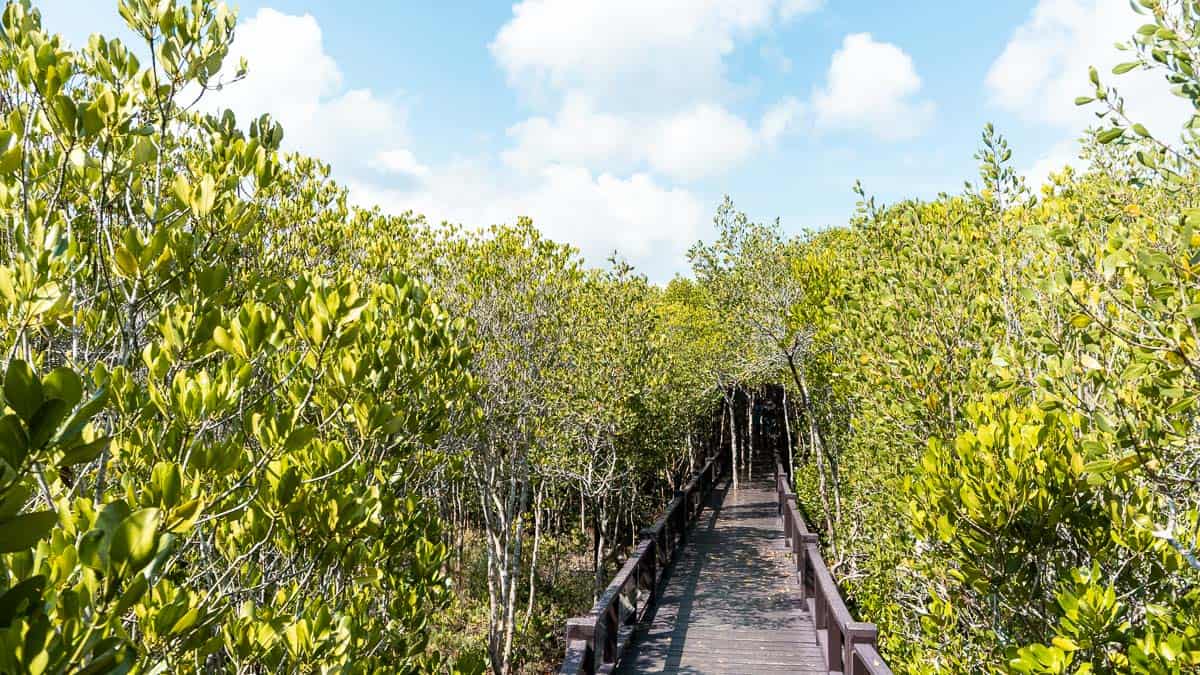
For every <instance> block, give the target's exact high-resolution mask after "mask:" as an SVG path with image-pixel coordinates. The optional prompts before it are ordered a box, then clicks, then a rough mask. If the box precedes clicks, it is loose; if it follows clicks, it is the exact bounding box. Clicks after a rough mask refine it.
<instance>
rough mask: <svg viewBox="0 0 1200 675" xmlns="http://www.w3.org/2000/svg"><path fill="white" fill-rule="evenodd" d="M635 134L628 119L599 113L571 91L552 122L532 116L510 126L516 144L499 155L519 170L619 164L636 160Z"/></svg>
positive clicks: (585, 99)
mask: <svg viewBox="0 0 1200 675" xmlns="http://www.w3.org/2000/svg"><path fill="white" fill-rule="evenodd" d="M637 132H638V130H637V129H635V127H634V124H633V123H632V122H631V121H630V120H629V119H626V118H625V117H622V116H619V115H613V114H608V113H602V112H599V111H597V110H596V109H595V105H594V103H593V102H592V100H591V99H590V98H589V97H588V96H587V95H585V94H582V93H580V92H572V93H569V94H567V96H566V98H565V100H564V101H563V105H562V107H561V108H560V109H559V111H558V114H557V115H556V116H555V117H554V118H553V119H550V118H547V117H541V116H538V117H531V118H529V119H527V120H525V121H523V122H520V123H518V124H516V125H514V126H512V127H510V128H509V129H508V135H509V137H510V138H512V139H513V140H514V141H515V143H516V145H515V146H514V147H513V148H511V149H509V150H506V151H504V152H503V153H502V155H501V156H502V158H503V159H504V162H505V163H506V164H508V165H509V166H512V167H513V168H516V169H520V170H522V171H530V170H534V169H537V168H539V167H542V166H545V165H547V164H552V163H560V162H565V163H572V164H574V163H582V164H587V165H593V166H594V165H597V164H601V165H610V164H618V165H620V164H625V163H629V162H633V161H635V160H636V157H635V146H636V143H634V140H633V137H634V136H635V134H636V133H637Z"/></svg>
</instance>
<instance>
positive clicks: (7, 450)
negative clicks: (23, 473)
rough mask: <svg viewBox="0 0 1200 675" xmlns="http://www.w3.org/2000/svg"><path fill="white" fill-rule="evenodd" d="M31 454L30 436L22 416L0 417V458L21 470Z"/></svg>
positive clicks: (15, 468)
mask: <svg viewBox="0 0 1200 675" xmlns="http://www.w3.org/2000/svg"><path fill="white" fill-rule="evenodd" d="M27 456H29V437H28V436H27V435H26V434H25V426H24V425H23V424H21V418H19V417H17V416H16V415H13V414H8V415H5V416H4V417H0V459H3V460H4V461H5V462H8V465H9V466H11V467H12V468H13V469H14V470H19V469H20V468H21V464H23V463H24V462H25V458H26V457H27Z"/></svg>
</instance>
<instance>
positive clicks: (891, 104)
mask: <svg viewBox="0 0 1200 675" xmlns="http://www.w3.org/2000/svg"><path fill="white" fill-rule="evenodd" d="M920 89H921V78H920V76H918V75H917V70H916V67H915V66H914V65H913V60H912V57H910V56H909V55H908V54H907V53H905V52H904V50H902V49H900V48H899V47H897V46H896V45H893V44H890V43H887V42H877V41H876V40H875V39H874V38H873V37H871V35H870V33H853V34H851V35H847V36H846V38H845V39H844V40H843V42H842V47H841V48H840V49H839V50H838V51H837V52H835V53H834V55H833V60H832V61H831V62H830V64H829V73H828V76H827V82H826V85H825V87H824V88H821V89H818V90H817V91H816V92H815V93H814V94H813V102H812V105H813V111H814V113H815V117H816V124H817V126H818V127H821V128H825V129H845V130H859V131H865V132H868V133H870V134H873V135H874V136H876V137H878V138H881V139H884V140H901V139H906V138H912V137H915V136H918V135H920V134H921V132H922V131H924V130H925V128H926V127H927V126H928V124H929V122H930V121H931V120H932V119H933V113H934V105H933V102H932V101H928V100H920V99H917V98H916V96H917V94H918V92H919V91H920Z"/></svg>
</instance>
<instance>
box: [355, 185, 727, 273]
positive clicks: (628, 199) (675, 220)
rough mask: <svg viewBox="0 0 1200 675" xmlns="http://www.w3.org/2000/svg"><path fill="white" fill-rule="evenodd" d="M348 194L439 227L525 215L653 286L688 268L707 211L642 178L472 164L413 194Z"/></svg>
mask: <svg viewBox="0 0 1200 675" xmlns="http://www.w3.org/2000/svg"><path fill="white" fill-rule="evenodd" d="M351 195H352V198H353V199H354V201H355V202H357V203H362V204H379V205H381V206H382V207H383V208H384V209H385V210H388V211H392V212H397V213H398V212H403V211H407V210H413V211H415V212H417V213H423V214H425V215H426V216H427V217H428V218H429V219H430V220H432V221H434V222H438V221H443V220H445V221H449V222H454V223H465V224H467V225H470V226H484V225H489V224H497V223H512V222H515V221H516V219H517V217H518V216H521V215H526V216H529V217H530V218H532V219H533V222H534V224H535V225H536V226H537V227H538V228H539V229H540V230H541V231H542V232H544V233H545V234H546V235H547V236H549V237H550V238H552V239H555V240H557V241H563V242H569V243H571V244H573V245H575V246H577V247H579V248H580V250H581V251H582V252H583V254H584V255H585V257H586V258H587V259H588V260H589V262H591V263H592V264H596V265H601V264H604V262H605V260H606V259H607V257H608V256H609V255H610V254H611V253H612V252H613V251H614V250H619V251H620V253H621V255H622V256H623V257H625V258H626V259H628V260H630V261H631V262H633V263H634V264H635V265H637V266H638V268H639V269H641V270H643V271H646V272H647V273H649V275H650V277H651V279H653V280H656V281H665V280H667V279H669V278H670V276H671V275H672V274H673V273H675V272H682V271H684V270H685V269H686V260H685V257H684V252H685V251H686V250H687V247H688V246H690V245H691V244H692V243H693V242H694V241H695V240H696V239H697V238H698V237H699V233H700V231H701V230H700V228H701V227H703V226H704V225H705V223H706V221H707V215H706V214H707V213H708V212H709V210H710V205H706V204H704V203H703V202H702V201H701V200H700V199H699V198H697V197H696V196H695V195H694V194H692V193H691V192H690V191H688V190H684V189H680V188H668V187H665V186H663V185H661V184H659V183H658V182H657V181H656V180H655V179H654V178H653V177H651V176H649V175H647V174H644V173H635V174H633V175H631V176H629V177H628V178H620V177H617V176H614V175H612V174H608V173H602V174H599V175H595V174H593V173H592V172H591V171H589V170H588V169H585V168H581V167H570V166H563V165H551V166H547V167H543V168H541V169H539V170H538V171H537V172H536V175H535V176H534V177H532V179H528V180H526V179H524V178H517V179H514V178H513V177H512V176H505V175H503V174H502V173H499V172H497V171H495V170H494V169H492V168H491V167H489V166H487V165H486V164H483V163H480V162H475V161H469V162H457V163H455V164H452V165H450V166H447V167H444V168H443V169H442V170H440V171H436V172H434V173H433V174H432V175H430V176H429V177H428V178H427V179H426V180H424V181H422V183H421V185H420V186H419V187H418V188H417V189H415V190H413V191H399V190H394V189H388V188H382V187H378V186H373V185H364V184H354V185H352V186H351ZM468 195H469V196H470V198H469V199H467V198H464V197H465V196H468Z"/></svg>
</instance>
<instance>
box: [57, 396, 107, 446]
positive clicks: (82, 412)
mask: <svg viewBox="0 0 1200 675" xmlns="http://www.w3.org/2000/svg"><path fill="white" fill-rule="evenodd" d="M107 402H108V389H106V388H103V387H102V388H100V389H97V390H96V392H95V393H93V394H92V397H91V398H90V399H88V401H87V403H84V404H83V405H82V406H80V407H79V408H78V409H76V410H75V412H74V413H73V414H72V415H71V417H70V418H69V419H67V421H66V422H64V423H63V430H62V433H61V434H60V435H59V439H58V440H59V442H60V443H61V442H64V441H70V440H73V439H74V438H76V437H77V436H79V434H80V433H81V432H82V431H83V428H84V427H85V426H87V423H88V422H91V421H92V418H93V417H95V416H96V413H98V412H100V411H101V410H103V409H104V404H105V403H107Z"/></svg>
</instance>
